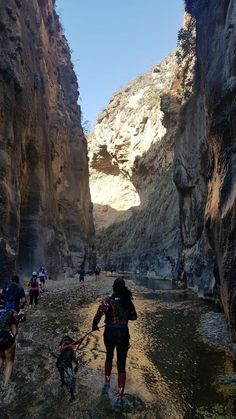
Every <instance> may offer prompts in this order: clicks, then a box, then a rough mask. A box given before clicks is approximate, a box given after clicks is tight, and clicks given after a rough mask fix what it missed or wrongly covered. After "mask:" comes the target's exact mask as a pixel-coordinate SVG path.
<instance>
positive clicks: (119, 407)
mask: <svg viewBox="0 0 236 419" xmlns="http://www.w3.org/2000/svg"><path fill="white" fill-rule="evenodd" d="M123 407H124V403H123V399H117V400H116V402H115V404H114V409H115V411H116V412H120V411H121V410H122V409H123Z"/></svg>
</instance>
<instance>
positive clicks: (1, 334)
mask: <svg viewBox="0 0 236 419" xmlns="http://www.w3.org/2000/svg"><path fill="white" fill-rule="evenodd" d="M21 321H25V316H24V315H23V314H19V313H17V312H16V311H14V310H5V309H1V310H0V367H1V366H2V365H3V364H5V365H4V366H5V368H4V372H3V378H4V382H3V386H1V388H0V398H2V397H5V396H6V395H7V391H8V385H9V381H10V379H11V376H12V371H13V366H14V359H15V349H16V343H15V340H16V333H17V325H18V323H19V322H21Z"/></svg>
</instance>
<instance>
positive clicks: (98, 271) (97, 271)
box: [94, 266, 100, 281]
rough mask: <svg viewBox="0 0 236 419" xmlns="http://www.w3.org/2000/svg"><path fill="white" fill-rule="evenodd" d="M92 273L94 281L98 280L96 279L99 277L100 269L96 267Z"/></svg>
mask: <svg viewBox="0 0 236 419" xmlns="http://www.w3.org/2000/svg"><path fill="white" fill-rule="evenodd" d="M94 273H95V279H96V281H97V280H98V277H99V275H100V268H99V267H98V266H96V268H95V270H94Z"/></svg>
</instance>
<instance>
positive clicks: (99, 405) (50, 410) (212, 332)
mask: <svg viewBox="0 0 236 419" xmlns="http://www.w3.org/2000/svg"><path fill="white" fill-rule="evenodd" d="M115 277H116V276H115V274H114V276H109V275H108V276H106V275H105V274H102V275H100V278H99V279H98V281H96V280H95V277H94V276H86V278H85V290H82V289H80V284H79V278H78V277H75V278H65V279H61V280H59V281H52V280H51V281H47V283H46V288H47V289H46V292H45V293H44V294H42V295H41V296H40V300H39V306H38V309H37V310H36V309H35V308H32V309H31V310H30V309H29V308H27V309H26V315H27V321H26V322H25V323H24V324H21V325H20V327H19V334H18V339H17V352H16V362H15V369H14V374H13V383H14V384H13V385H12V386H11V389H10V392H9V397H8V398H7V399H6V400H4V401H2V404H1V415H0V417H1V419H25V418H27V419H28V418H30V419H31V418H32V419H33V418H34V419H46V418H53V419H65V418H68V417H70V418H72V419H77V418H79V419H88V418H91V419H95V418H96V419H99V418H103V417H106V418H109V419H110V418H115V417H117V416H116V415H114V412H113V410H112V404H113V402H114V400H115V399H114V398H115V395H111V400H110V401H111V403H112V404H106V403H104V400H102V399H101V388H102V384H103V364H104V357H105V354H104V346H103V342H102V333H101V332H95V333H93V334H92V335H90V336H89V337H88V340H86V341H85V342H84V344H83V345H82V348H81V350H80V351H78V357H79V365H80V366H79V372H78V374H77V397H76V401H75V403H73V404H71V403H70V402H69V395H68V393H67V391H66V390H65V389H64V388H61V386H60V381H59V374H58V371H57V369H56V367H55V359H54V358H53V357H52V356H51V355H50V354H49V351H48V345H50V346H51V347H52V348H53V349H54V350H56V346H57V344H58V343H59V341H60V339H61V337H62V336H63V335H65V334H67V335H70V336H72V337H80V336H82V335H83V334H84V333H85V332H87V331H89V330H91V323H92V319H93V316H94V314H95V312H96V309H97V306H98V303H99V301H100V300H101V297H104V296H105V295H109V294H110V293H111V290H112V284H113V281H114V279H115ZM129 287H130V288H131V289H132V292H133V294H134V298H135V304H137V306H136V307H137V309H138V313H139V316H140V319H139V322H134V323H135V324H134V325H133V324H132V325H131V326H130V327H131V332H132V333H131V335H132V336H133V339H132V340H133V342H139V344H138V345H134V343H133V342H131V349H130V352H129V362H128V370H127V372H128V382H127V391H128V392H129V393H127V394H126V411H125V415H124V416H122V417H127V418H129V417H132V418H148V419H151V418H157V417H158V418H162V419H163V418H166V417H168V418H171V419H183V417H184V416H183V415H182V413H181V411H182V408H181V406H180V405H178V404H177V401H175V399H174V398H173V394H171V392H170V389H169V386H168V384H167V383H166V381H164V380H163V377H162V376H161V375H160V372H159V371H157V369H153V364H152V363H150V358H149V357H147V352H146V351H147V349H148V347H149V346H148V347H147V345H150V344H151V343H150V342H149V340H147V337H146V336H145V334H143V330H144V329H143V326H142V321H143V320H142V319H144V313H148V315H152V316H153V318H156V319H162V316H163V314H162V313H163V312H162V311H157V316H156V315H155V314H153V313H155V312H156V309H157V307H159V309H158V310H162V309H163V308H166V309H170V306H169V303H168V302H165V293H166V291H161V290H160V291H157V292H158V295H159V298H158V301H156V300H153V301H152V300H151V299H150V298H151V296H152V295H153V294H150V291H149V290H147V288H146V286H142V285H141V284H138V283H136V282H134V281H129ZM168 293H174V294H175V295H177V294H178V295H179V297H178V296H177V299H178V298H180V297H181V295H182V296H183V293H186V291H178V290H177V291H171V290H170V291H168ZM186 296H187V295H186ZM163 298H164V300H163ZM181 298H182V297H181ZM181 301H182V300H181ZM173 307H175V309H176V310H177V313H178V311H179V310H180V311H186V319H187V318H188V313H189V310H191V311H192V310H194V311H196V312H198V313H199V314H200V313H202V320H201V322H200V327H199V330H198V332H199V335H200V336H202V338H203V339H207V341H208V342H209V341H211V342H213V343H214V342H217V343H218V344H219V342H220V344H221V346H224V348H225V349H228V348H229V345H230V342H229V340H228V335H227V327H226V324H225V323H224V322H223V319H222V320H221V322H220V325H219V326H217V321H218V320H219V316H221V315H220V314H219V313H214V312H213V311H212V307H210V308H209V310H208V308H207V307H205V306H204V305H202V303H201V302H200V300H198V299H194V302H191V300H188V301H187V300H186V301H184V300H183V301H182V302H178V301H176V303H174V305H173ZM204 307H205V308H204ZM155 316H156V317H155ZM221 318H222V317H221ZM217 319H218V320H217ZM101 325H102V322H101ZM140 328H141V329H140ZM140 330H141V334H140ZM159 332H160V331H159ZM155 333H156V332H155ZM175 333H177V331H175ZM171 334H172V332H171V330H168V331H167V333H166V334H165V338H164V339H165V341H164V342H166V345H167V347H168V345H169V344H170V342H171V339H172V336H171ZM169 341H170V342H169ZM227 345H228V346H227ZM176 348H177V347H176ZM176 350H177V349H176ZM145 371H147V372H146V373H145ZM114 372H115V371H114ZM146 374H148V376H150V377H152V378H151V383H152V384H151V387H150V388H152V386H153V383H154V382H155V383H156V384H155V385H156V386H157V388H158V389H159V391H157V392H156V388H153V389H152V390H150V388H149V387H148V386H147V382H146V378H145V376H146ZM231 374H232V372H231ZM226 378H227V377H226ZM229 379H230V377H229ZM153 380H154V381H153ZM231 381H233V380H231ZM231 381H230V382H231ZM225 382H226V383H228V382H229V381H227V380H226V381H225ZM222 383H224V381H223V378H222ZM115 385H116V374H114V377H113V382H112V387H114V388H115ZM153 391H154V392H153ZM158 393H159V394H158ZM153 394H154V395H155V399H154V398H153ZM163 394H164V395H165V396H164V398H163ZM178 402H179V401H178ZM153 409H154V411H153ZM155 409H158V416H157V411H155Z"/></svg>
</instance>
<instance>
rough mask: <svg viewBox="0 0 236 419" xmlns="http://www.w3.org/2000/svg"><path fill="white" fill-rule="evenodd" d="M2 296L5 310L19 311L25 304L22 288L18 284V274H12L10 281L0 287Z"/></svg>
mask: <svg viewBox="0 0 236 419" xmlns="http://www.w3.org/2000/svg"><path fill="white" fill-rule="evenodd" d="M2 297H3V298H5V306H4V308H5V309H6V310H15V311H16V312H19V311H20V309H21V308H23V307H24V305H25V304H26V297H25V291H24V288H23V287H22V286H21V285H20V279H19V276H18V275H13V276H12V278H11V282H9V283H7V284H6V285H5V286H4V287H3V289H2Z"/></svg>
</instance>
